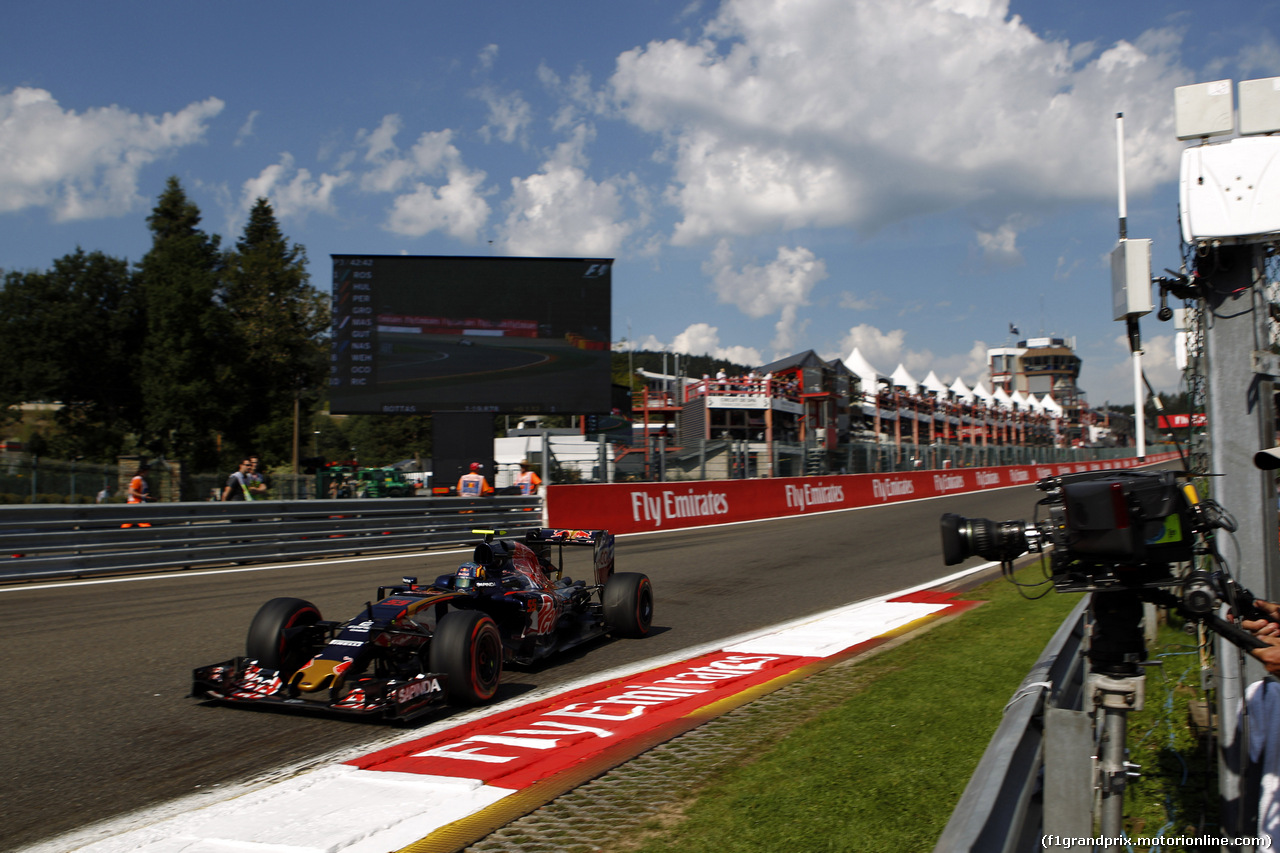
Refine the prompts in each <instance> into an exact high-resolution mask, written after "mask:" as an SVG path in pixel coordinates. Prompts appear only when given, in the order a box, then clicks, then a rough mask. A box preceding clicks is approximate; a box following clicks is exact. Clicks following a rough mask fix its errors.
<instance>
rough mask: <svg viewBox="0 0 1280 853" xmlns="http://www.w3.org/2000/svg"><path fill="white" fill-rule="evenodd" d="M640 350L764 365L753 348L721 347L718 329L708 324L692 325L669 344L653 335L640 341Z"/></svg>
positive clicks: (748, 364) (758, 352)
mask: <svg viewBox="0 0 1280 853" xmlns="http://www.w3.org/2000/svg"><path fill="white" fill-rule="evenodd" d="M639 348H640V349H645V350H651V351H655V352H678V353H684V354H686V355H709V356H711V357H712V358H716V359H719V360H721V361H724V362H727V363H731V364H741V365H744V366H746V367H758V366H759V365H761V364H763V363H764V359H763V358H761V356H760V351H759V350H758V349H756V348H755V347H744V346H722V345H721V343H720V329H719V327H717V326H712V325H711V324H709V323H694V324H692V325H691V326H689V327H687V328H686V329H685V330H684V331H683V332H681V333H680V334H678V335H676V336H675V337H674V338H673V339H672V341H671V343H670V344H664V343H663V342H662V341H660V340H658V339H657V338H656V337H654V336H653V335H650V336H649V337H648V338H647V339H645V340H644V341H642V342H641V343H640V345H639Z"/></svg>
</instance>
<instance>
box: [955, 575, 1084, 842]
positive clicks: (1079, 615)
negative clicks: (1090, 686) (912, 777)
mask: <svg viewBox="0 0 1280 853" xmlns="http://www.w3.org/2000/svg"><path fill="white" fill-rule="evenodd" d="M1088 605H1089V597H1088V596H1084V597H1083V598H1082V600H1081V601H1080V603H1079V604H1078V605H1076V607H1075V609H1074V610H1072V611H1071V615H1070V616H1068V617H1067V619H1066V621H1065V622H1063V623H1062V626H1061V627H1059V628H1058V630H1057V632H1056V633H1055V634H1054V635H1053V639H1051V640H1050V641H1049V644H1048V645H1047V646H1045V649H1044V651H1043V652H1042V653H1041V655H1040V659H1039V660H1038V661H1037V662H1036V665H1035V666H1034V667H1032V669H1031V672H1030V673H1028V674H1027V677H1026V678H1025V679H1023V682H1022V684H1021V686H1019V688H1018V690H1017V692H1015V693H1014V695H1013V698H1012V699H1010V701H1009V704H1008V705H1007V706H1005V713H1004V718H1003V719H1002V720H1001V722H1000V726H999V727H998V728H997V729H996V733H995V734H994V735H993V736H992V738H991V742H990V743H989V744H988V745H987V750H986V752H984V753H983V755H982V760H981V761H980V762H979V763H978V768H977V770H975V771H974V774H973V776H972V777H970V779H969V784H968V785H967V786H966V787H965V789H964V794H963V795H961V797H960V802H959V803H957V804H956V808H955V811H953V812H952V813H951V819H950V820H949V821H948V822H947V826H946V829H944V830H943V832H942V835H941V836H940V837H939V839H938V843H937V845H936V846H935V847H934V848H933V849H934V853H963V851H972V853H1020V851H1026V850H1039V849H1040V839H1041V836H1042V835H1044V797H1043V790H1042V785H1043V782H1044V778H1043V774H1042V772H1041V771H1042V769H1043V767H1044V758H1045V746H1046V733H1045V726H1044V719H1045V716H1046V713H1047V712H1049V711H1050V710H1052V709H1069V710H1080V707H1081V702H1082V699H1083V694H1084V677H1085V672H1086V669H1087V661H1086V659H1085V657H1084V654H1083V649H1084V645H1085V638H1086V630H1085V629H1086V611H1087V609H1088Z"/></svg>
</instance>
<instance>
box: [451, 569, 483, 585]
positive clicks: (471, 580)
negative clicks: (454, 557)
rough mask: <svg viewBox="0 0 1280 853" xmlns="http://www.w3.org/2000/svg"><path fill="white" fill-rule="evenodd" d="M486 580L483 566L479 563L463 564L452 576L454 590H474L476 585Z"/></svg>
mask: <svg viewBox="0 0 1280 853" xmlns="http://www.w3.org/2000/svg"><path fill="white" fill-rule="evenodd" d="M485 579H486V573H485V569H484V566H482V565H480V564H479V563H463V564H462V565H461V566H458V571H457V573H456V574H455V575H454V576H453V588H454V589H474V588H475V586H476V584H478V583H480V582H481V581H483V580H485Z"/></svg>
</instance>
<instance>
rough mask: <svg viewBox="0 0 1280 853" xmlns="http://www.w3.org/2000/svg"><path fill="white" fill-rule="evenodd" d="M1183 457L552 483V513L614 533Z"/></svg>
mask: <svg viewBox="0 0 1280 853" xmlns="http://www.w3.org/2000/svg"><path fill="white" fill-rule="evenodd" d="M1175 458H1177V454H1176V453H1160V454H1153V455H1150V456H1147V457H1145V458H1144V459H1142V460H1141V461H1139V460H1138V459H1136V458H1129V459H1109V460H1104V461H1096V462H1071V463H1054V464H1050V465H1006V466H1001V467H995V468H946V469H942V470H930V471H905V472H898V473H893V474H837V475H833V476H829V477H780V478H770V479H757V480H692V481H682V482H673V483H613V484H598V485H554V486H551V487H549V488H548V489H547V517H548V523H549V525H550V526H551V527H582V528H592V529H599V528H605V529H608V530H609V531H611V532H613V533H639V532H644V531H655V530H678V529H680V528H685V527H701V526H703V525H707V524H727V523H730V522H735V521H755V520H759V519H765V518H786V517H789V516H797V515H806V514H810V513H815V512H829V511H832V510H839V509H854V508H857V507H863V506H875V505H877V504H886V503H895V502H898V501H905V500H918V499H920V498H932V497H941V496H942V495H952V494H961V493H964V492H977V491H983V490H985V489H1000V488H1007V487H1009V486H1020V485H1028V484H1031V483H1034V482H1036V481H1037V480H1040V479H1042V478H1044V477H1057V476H1060V475H1063V474H1075V473H1080V472H1085V471H1107V470H1115V469H1124V468H1135V467H1138V466H1140V465H1144V466H1145V465H1152V464H1157V463H1160V462H1165V461H1168V460H1170V459H1175Z"/></svg>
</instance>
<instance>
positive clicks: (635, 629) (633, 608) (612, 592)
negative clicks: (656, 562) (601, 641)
mask: <svg viewBox="0 0 1280 853" xmlns="http://www.w3.org/2000/svg"><path fill="white" fill-rule="evenodd" d="M601 600H602V602H603V604H604V621H605V624H607V625H608V626H609V628H610V630H612V631H613V632H614V633H615V634H618V635H619V636H622V637H647V636H648V635H649V628H650V627H651V626H652V625H653V584H651V583H650V582H649V576H648V575H642V574H640V573H639V572H619V573H617V574H615V575H611V576H610V577H609V580H607V581H605V584H604V592H603V594H602V595H601Z"/></svg>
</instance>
